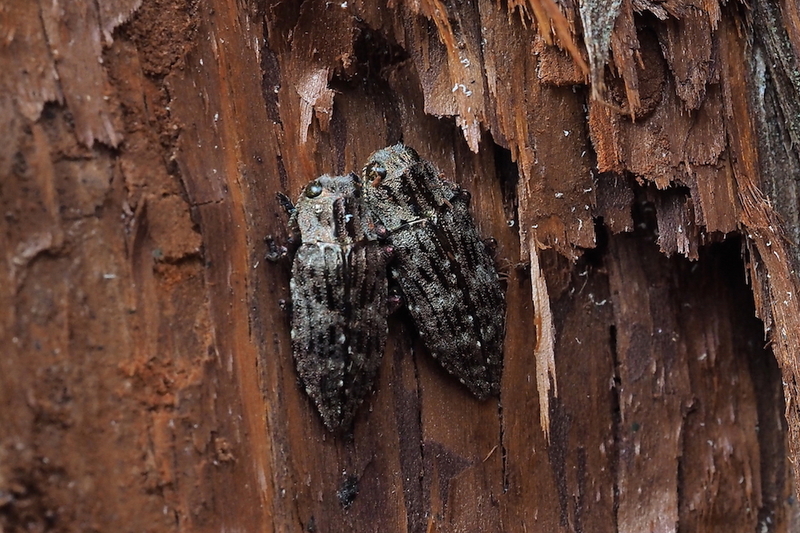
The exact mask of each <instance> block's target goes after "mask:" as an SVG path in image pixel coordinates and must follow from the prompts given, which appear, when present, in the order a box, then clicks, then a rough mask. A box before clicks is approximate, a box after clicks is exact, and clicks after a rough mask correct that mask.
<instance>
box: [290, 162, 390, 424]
mask: <svg viewBox="0 0 800 533" xmlns="http://www.w3.org/2000/svg"><path fill="white" fill-rule="evenodd" d="M289 205H290V203H289ZM289 222H290V227H291V228H292V230H293V232H294V233H295V235H296V236H298V235H299V239H300V242H301V244H300V246H299V248H298V249H297V252H296V254H295V256H294V261H293V263H292V279H291V283H290V289H291V297H292V351H293V354H294V360H295V364H296V367H297V373H298V374H299V376H300V380H301V382H302V384H303V386H304V387H305V390H306V392H307V393H308V395H309V396H310V397H311V399H312V400H313V402H314V404H315V405H316V407H317V409H318V410H319V413H320V415H321V416H322V420H323V422H324V423H325V426H326V427H327V428H328V429H329V430H331V431H337V430H341V431H346V430H348V429H349V428H350V426H351V424H352V421H353V418H354V417H355V413H356V410H357V408H358V406H359V404H360V403H361V402H362V401H363V399H364V397H365V396H366V395H367V394H368V393H369V392H370V391H371V390H372V384H373V380H374V378H375V374H376V373H377V371H378V367H379V366H380V362H381V358H382V356H383V349H384V346H385V343H386V331H387V323H386V315H387V310H386V306H387V279H386V261H387V251H386V250H385V249H384V248H383V247H382V246H381V245H380V244H379V243H378V242H377V240H375V238H374V235H372V236H370V235H368V232H367V227H366V225H365V221H364V217H363V213H362V202H361V199H360V198H359V183H358V176H356V175H355V174H350V175H347V176H335V177H332V176H328V175H324V176H321V177H319V178H317V179H316V180H314V181H312V182H310V183H309V184H308V185H306V187H305V189H303V192H302V193H301V195H300V199H299V200H298V201H297V206H296V207H294V208H293V210H292V215H291V218H290V221H289Z"/></svg>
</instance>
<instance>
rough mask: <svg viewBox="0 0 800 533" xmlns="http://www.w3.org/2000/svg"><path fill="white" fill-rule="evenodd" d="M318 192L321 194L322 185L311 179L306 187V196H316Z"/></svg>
mask: <svg viewBox="0 0 800 533" xmlns="http://www.w3.org/2000/svg"><path fill="white" fill-rule="evenodd" d="M320 194H322V185H320V184H319V183H317V182H316V181H312V182H311V183H309V184H308V187H306V198H316V197H317V196H319V195H320Z"/></svg>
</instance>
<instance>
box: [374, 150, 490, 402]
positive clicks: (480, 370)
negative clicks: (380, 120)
mask: <svg viewBox="0 0 800 533" xmlns="http://www.w3.org/2000/svg"><path fill="white" fill-rule="evenodd" d="M362 187H363V199H364V205H365V209H366V212H367V213H368V215H369V216H370V217H372V218H373V219H374V220H375V222H376V223H377V228H378V231H379V232H383V233H385V235H386V239H387V242H388V243H389V244H390V245H391V246H392V247H393V249H394V260H393V262H391V263H390V266H389V269H390V272H391V275H392V278H393V279H394V280H395V281H396V283H397V284H398V285H399V286H400V289H401V291H402V293H403V296H404V298H405V300H406V303H407V306H408V310H409V313H410V314H411V317H412V318H413V320H414V323H415V324H416V327H417V329H418V330H419V333H420V337H421V338H422V340H423V342H424V343H425V345H426V346H427V348H428V350H429V351H430V353H431V355H433V357H434V358H436V360H437V361H438V362H439V363H440V364H441V365H442V366H443V367H444V368H445V370H447V371H448V372H450V373H451V374H453V375H454V376H456V377H457V378H458V379H459V380H460V381H461V382H462V383H463V384H464V385H466V386H467V388H469V390H470V391H471V392H472V393H473V394H474V395H475V396H476V397H478V398H479V399H484V398H486V397H487V396H490V395H496V394H498V393H499V390H500V375H501V372H502V366H503V339H504V336H505V310H506V304H505V296H504V294H503V290H502V287H501V286H500V280H499V277H498V275H497V270H496V269H495V267H494V261H493V258H492V255H491V254H490V253H489V250H488V249H487V246H486V244H485V243H484V242H483V240H482V239H481V237H480V235H479V234H478V230H477V228H476V227H475V222H474V221H473V219H472V216H471V215H470V213H469V202H470V195H469V193H468V192H467V191H465V190H463V189H461V188H459V187H458V186H457V185H455V184H454V183H451V182H448V181H445V180H443V179H442V178H441V176H440V173H439V171H438V170H437V169H436V168H435V167H434V166H433V165H432V164H431V163H430V162H428V161H425V160H423V159H421V158H420V157H419V155H418V154H417V153H416V151H414V150H413V149H412V148H409V147H407V146H404V145H402V144H397V145H395V146H390V147H388V148H384V149H382V150H378V151H377V152H375V153H374V154H372V156H370V159H369V161H368V163H367V165H366V166H365V167H364V170H363V172H362Z"/></svg>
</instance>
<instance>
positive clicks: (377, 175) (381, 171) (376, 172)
mask: <svg viewBox="0 0 800 533" xmlns="http://www.w3.org/2000/svg"><path fill="white" fill-rule="evenodd" d="M369 174H370V175H371V176H372V186H373V187H376V186H377V185H378V184H379V183H380V182H381V181H383V180H384V179H385V178H386V167H384V166H383V165H381V164H380V163H373V164H372V166H371V167H370V169H369Z"/></svg>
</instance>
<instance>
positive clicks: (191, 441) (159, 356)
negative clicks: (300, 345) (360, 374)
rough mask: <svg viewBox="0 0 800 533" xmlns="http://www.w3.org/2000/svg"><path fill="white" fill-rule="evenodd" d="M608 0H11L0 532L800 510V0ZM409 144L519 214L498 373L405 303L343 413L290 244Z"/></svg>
mask: <svg viewBox="0 0 800 533" xmlns="http://www.w3.org/2000/svg"><path fill="white" fill-rule="evenodd" d="M100 4H102V6H101V5H100ZM578 4H579V3H577V2H573V1H572V0H562V1H560V2H558V3H556V2H554V1H553V0H530V1H529V2H521V1H516V0H515V1H509V2H495V1H492V0H468V1H463V2H454V1H453V2H449V1H448V2H442V1H441V0H408V1H405V2H400V1H396V2H386V3H384V2H373V1H367V0H355V1H348V2H333V3H332V2H325V1H322V0H305V1H303V2H279V1H258V2H225V1H222V0H207V1H206V2H203V3H201V2H197V1H195V0H141V1H138V0H115V1H111V0H108V1H104V2H88V1H82V0H75V1H73V2H61V3H59V2H44V1H42V2H38V3H37V2H28V1H22V0H12V1H10V2H6V5H4V6H2V7H0V30H2V31H0V35H2V36H3V39H2V40H1V41H0V71H1V72H3V76H2V77H0V126H2V130H3V131H4V132H6V134H5V137H4V139H5V142H3V143H2V144H0V208H1V209H2V215H3V216H2V218H0V252H2V254H3V257H4V260H3V261H0V344H1V345H2V346H3V347H4V354H3V357H0V405H2V407H3V408H2V409H0V428H2V429H0V529H2V530H3V531H4V532H12V531H29V530H36V531H154V532H155V531H159V532H160V531H182V530H186V531H221V530H226V531H229V530H237V531H326V532H327V531H345V530H347V531H413V532H431V531H543V532H552V531H615V530H619V531H631V532H640V531H677V530H681V531H705V530H717V529H722V528H725V530H726V531H748V532H751V531H754V530H759V531H789V530H791V529H792V526H793V513H795V512H796V503H795V500H794V499H792V498H790V495H791V492H792V481H791V471H790V466H789V465H790V463H794V464H796V463H797V460H798V459H800V402H799V401H798V393H799V392H800V391H798V376H800V363H798V359H797V354H798V335H800V307H799V305H800V304H798V298H797V294H798V284H799V282H798V276H797V274H796V271H797V268H798V267H800V248H798V246H797V243H798V242H799V241H800V208H798V205H800V204H798V201H797V198H798V185H797V184H798V176H800V155H798V150H797V146H800V118H799V117H800V110H799V109H798V105H800V104H798V102H800V71H799V70H798V69H799V68H800V67H799V65H800V60H799V59H798V57H799V54H798V51H800V22H799V21H800V11H799V9H798V6H797V3H796V2H792V1H789V0H766V1H763V2H756V3H753V6H752V10H748V9H749V8H745V7H742V6H740V5H739V4H734V3H730V2H729V3H727V4H725V5H722V4H720V3H718V2H717V1H716V0H707V1H705V2H697V3H692V2H689V1H688V0H674V1H669V2H658V3H653V2H650V1H648V0H636V1H633V0H622V1H621V2H613V1H611V2H608V1H599V0H598V1H597V2H594V1H593V0H587V1H585V2H582V3H581V6H582V7H580V10H579V7H578ZM756 4H757V5H756ZM559 10H560V11H559ZM603 10H606V11H610V12H612V13H613V12H617V13H618V14H617V16H616V17H600V18H598V17H597V15H596V14H597V13H600V12H604V13H605V11H603ZM589 21H590V22H591V23H592V25H591V26H592V27H591V29H588V30H587V31H585V32H584V31H583V30H582V29H581V28H582V27H588V26H589V24H588V22H589ZM587 39H588V40H590V42H589V43H588V44H589V46H586V44H587V43H586V42H585V41H586V40H587ZM609 47H610V54H608V49H609ZM584 49H585V50H589V53H588V54H587V53H585V52H582V50H584ZM564 50H566V51H564ZM606 63H608V64H606ZM587 65H588V66H587ZM589 80H592V81H593V83H589ZM592 95H594V96H595V97H596V98H592ZM399 140H403V141H404V142H406V143H407V144H409V145H411V146H414V147H415V148H417V150H418V151H419V152H420V154H421V155H422V156H423V157H425V158H426V159H429V160H431V161H432V162H434V163H435V165H436V166H437V167H438V168H440V169H441V170H442V171H443V172H444V174H445V175H446V176H447V177H449V178H451V179H453V180H455V181H457V182H458V183H459V184H460V185H461V186H463V187H465V188H466V189H468V190H469V191H471V192H472V195H473V201H472V210H473V213H474V215H475V218H476V221H477V223H478V225H479V227H480V230H481V232H482V233H483V234H484V235H492V236H494V237H495V238H496V239H497V241H498V246H497V261H498V264H499V265H500V267H501V269H502V270H503V271H504V272H505V274H506V278H507V279H506V285H507V292H506V294H507V304H508V312H507V324H508V326H507V331H508V333H507V336H506V343H505V366H504V374H503V381H502V390H501V395H500V398H499V400H498V399H494V400H490V401H486V402H478V401H477V400H475V399H474V398H473V397H472V396H471V395H470V394H469V392H468V391H466V390H465V389H464V388H463V387H462V386H460V385H459V384H458V383H457V382H456V381H455V380H454V379H453V378H452V377H450V376H449V375H448V374H447V373H446V372H444V371H442V370H441V369H440V368H439V367H438V366H437V365H436V364H435V363H434V362H432V361H431V359H430V357H429V356H428V354H426V353H424V348H423V347H422V345H421V343H420V342H419V341H418V340H417V339H416V338H415V337H414V333H413V331H412V329H411V324H410V322H409V321H408V320H407V317H404V316H403V313H400V314H398V315H397V316H395V317H392V318H391V319H390V331H391V335H390V338H389V340H388V345H387V348H386V353H385V356H384V362H383V365H382V367H381V369H380V371H379V375H378V383H377V385H376V391H375V393H374V394H373V395H371V396H370V397H369V398H368V399H367V401H366V402H365V405H364V407H363V408H362V409H361V410H360V411H359V414H358V416H357V419H356V421H355V429H354V432H353V434H352V436H350V437H347V438H341V437H338V438H337V437H333V436H331V435H329V434H328V433H327V432H326V431H325V429H324V428H323V426H322V423H321V421H320V420H319V418H318V416H317V414H316V413H315V411H314V409H313V406H312V405H311V404H310V401H309V400H308V398H307V397H306V396H305V395H304V394H303V392H302V390H301V389H300V387H298V385H297V376H296V374H295V371H294V367H293V364H292V359H291V343H290V339H289V325H288V319H287V317H286V315H285V313H284V312H283V310H282V309H281V307H280V305H279V300H281V299H286V298H288V277H289V273H288V269H287V268H286V267H285V266H281V265H273V264H265V262H264V261H263V257H264V254H265V252H266V247H265V244H264V241H263V238H264V236H266V235H267V234H279V233H281V232H285V231H286V228H285V221H284V218H283V216H282V213H281V210H280V208H279V206H278V205H277V203H276V202H275V200H274V194H275V192H276V191H282V192H284V193H287V194H288V195H289V196H291V197H296V195H297V193H298V191H299V190H300V188H301V187H302V186H303V185H304V184H305V183H307V182H308V181H309V180H310V179H312V178H314V177H316V176H318V175H320V174H323V173H329V174H343V173H345V172H349V171H353V170H355V171H358V170H360V166H361V165H362V164H363V163H364V162H365V161H366V158H367V156H368V155H369V154H370V153H371V152H373V151H374V150H375V149H378V148H381V147H383V146H387V145H389V144H392V143H394V142H397V141H399ZM748 283H749V284H748ZM545 291H546V292H545ZM756 315H757V316H758V317H760V318H761V321H759V320H758V319H756V318H755V316H756ZM765 334H766V341H765V337H764V336H765ZM784 398H785V399H784ZM784 406H785V407H784ZM784 412H785V418H784Z"/></svg>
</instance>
